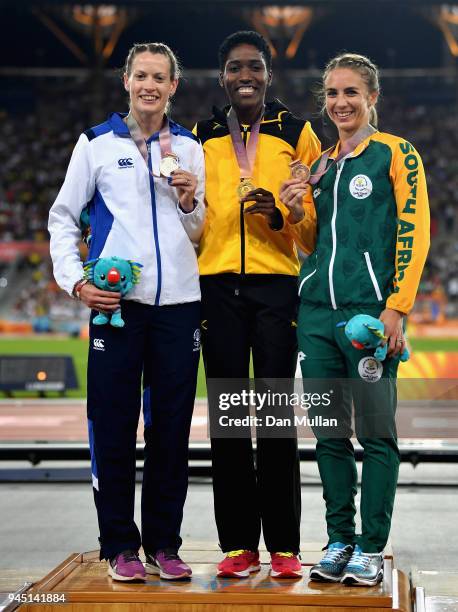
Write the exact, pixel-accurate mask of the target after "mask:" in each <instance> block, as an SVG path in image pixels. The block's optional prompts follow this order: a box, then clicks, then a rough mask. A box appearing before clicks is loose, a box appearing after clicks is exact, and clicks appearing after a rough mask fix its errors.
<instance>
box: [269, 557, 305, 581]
mask: <svg viewBox="0 0 458 612" xmlns="http://www.w3.org/2000/svg"><path fill="white" fill-rule="evenodd" d="M270 575H271V576H273V577H274V578H300V577H301V576H302V565H301V562H300V561H299V558H298V556H297V555H295V554H294V553H292V552H278V553H272V554H271V569H270Z"/></svg>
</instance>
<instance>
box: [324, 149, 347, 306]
mask: <svg viewBox="0 0 458 612" xmlns="http://www.w3.org/2000/svg"><path fill="white" fill-rule="evenodd" d="M344 163H345V158H344V159H343V160H342V163H341V165H340V167H339V166H338V167H337V174H336V180H335V182H334V210H333V213H332V220H331V233H332V255H331V260H330V262H329V271H328V278H329V294H330V296H331V304H332V307H333V309H334V310H337V304H336V296H335V293H334V282H333V278H332V277H333V272H334V261H335V259H336V250H337V235H336V217H337V190H338V188H339V180H340V175H341V173H342V170H343V167H344Z"/></svg>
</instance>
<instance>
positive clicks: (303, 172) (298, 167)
mask: <svg viewBox="0 0 458 612" xmlns="http://www.w3.org/2000/svg"><path fill="white" fill-rule="evenodd" d="M289 167H290V168H291V177H292V178H295V179H300V180H301V181H302V182H303V183H307V182H308V180H309V178H310V168H309V167H308V166H306V165H305V164H303V163H302V162H301V160H300V159H296V160H295V161H293V162H291V163H290V165H289Z"/></svg>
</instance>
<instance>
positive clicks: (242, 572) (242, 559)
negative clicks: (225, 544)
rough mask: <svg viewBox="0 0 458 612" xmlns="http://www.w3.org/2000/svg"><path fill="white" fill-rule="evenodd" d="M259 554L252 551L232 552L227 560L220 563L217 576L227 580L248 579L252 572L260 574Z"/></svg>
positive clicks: (227, 556) (228, 554)
mask: <svg viewBox="0 0 458 612" xmlns="http://www.w3.org/2000/svg"><path fill="white" fill-rule="evenodd" d="M260 569H261V565H260V563H259V553H258V552H257V551H256V552H252V551H251V550H231V551H230V552H228V553H227V554H226V558H225V559H223V560H222V561H221V562H220V563H218V571H217V573H216V575H217V576H225V577H226V578H246V577H248V576H249V575H250V573H251V572H259V570H260Z"/></svg>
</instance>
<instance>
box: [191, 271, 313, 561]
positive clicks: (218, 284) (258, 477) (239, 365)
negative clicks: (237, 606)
mask: <svg viewBox="0 0 458 612" xmlns="http://www.w3.org/2000/svg"><path fill="white" fill-rule="evenodd" d="M201 290H202V319H203V321H202V330H203V332H202V340H203V356H204V363H205V371H206V376H207V380H208V379H213V378H232V379H233V378H238V379H246V378H248V377H249V364H250V351H251V353H252V359H253V368H254V375H255V378H293V377H294V372H295V367H296V352H297V340H296V327H295V321H296V313H297V279H296V277H293V276H286V275H267V274H265V275H244V276H241V275H237V274H219V275H214V276H202V277H201ZM210 411H211V412H212V411H213V408H212V407H211V406H210ZM211 444H212V463H213V492H214V504H215V517H216V524H217V528H218V535H219V542H220V546H221V548H222V550H223V552H227V551H230V550H237V549H247V550H257V548H258V544H259V538H260V534H261V525H262V530H263V535H264V541H265V543H266V547H267V549H268V550H269V551H270V552H282V551H291V552H294V553H297V552H298V551H299V526H300V513H301V490H300V473H299V457H298V451H297V439H296V438H277V439H275V438H258V440H257V452H256V461H255V460H254V457H253V449H252V443H251V439H250V438H241V439H233V438H232V439H230V438H212V441H211Z"/></svg>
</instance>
